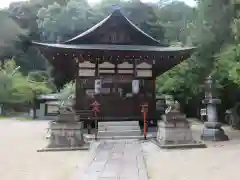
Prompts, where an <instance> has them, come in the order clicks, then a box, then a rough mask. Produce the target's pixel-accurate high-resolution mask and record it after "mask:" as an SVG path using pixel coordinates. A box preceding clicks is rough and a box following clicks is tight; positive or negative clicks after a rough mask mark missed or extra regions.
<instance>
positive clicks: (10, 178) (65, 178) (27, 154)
mask: <svg viewBox="0 0 240 180" xmlns="http://www.w3.org/2000/svg"><path fill="white" fill-rule="evenodd" d="M47 125H48V122H47V121H16V120H9V121H5V120H0V137H1V140H0V162H1V165H0V179H1V180H74V179H75V178H74V176H75V173H76V170H78V171H81V170H83V169H84V168H85V167H86V165H87V164H88V163H89V161H90V160H91V155H90V153H89V152H87V151H75V152H74V151H73V152H36V150H37V149H40V148H43V147H45V146H46V140H45V139H44V135H45V132H46V128H47Z"/></svg>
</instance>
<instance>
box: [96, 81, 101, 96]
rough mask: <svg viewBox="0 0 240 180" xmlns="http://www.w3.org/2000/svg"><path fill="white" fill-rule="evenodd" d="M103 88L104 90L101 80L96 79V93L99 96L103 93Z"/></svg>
mask: <svg viewBox="0 0 240 180" xmlns="http://www.w3.org/2000/svg"><path fill="white" fill-rule="evenodd" d="M101 88H102V81H101V79H96V80H95V93H96V94H99V93H100V92H101Z"/></svg>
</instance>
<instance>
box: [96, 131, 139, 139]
mask: <svg viewBox="0 0 240 180" xmlns="http://www.w3.org/2000/svg"><path fill="white" fill-rule="evenodd" d="M140 135H141V131H140V130H130V131H123V130H118V131H98V137H99V138H101V137H106V136H108V137H111V136H140Z"/></svg>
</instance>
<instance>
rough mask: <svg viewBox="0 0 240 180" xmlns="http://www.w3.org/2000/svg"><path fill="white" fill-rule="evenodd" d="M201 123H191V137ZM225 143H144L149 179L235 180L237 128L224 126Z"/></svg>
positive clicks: (239, 143)
mask: <svg viewBox="0 0 240 180" xmlns="http://www.w3.org/2000/svg"><path fill="white" fill-rule="evenodd" d="M201 129H202V125H201V124H196V125H194V126H193V131H194V133H193V134H194V136H195V139H198V138H199V137H200V134H201ZM224 129H225V130H226V133H227V134H228V135H229V137H230V139H231V140H230V141H228V142H218V143H207V146H208V147H207V148H205V149H188V150H162V149H159V148H158V147H156V146H155V145H153V144H150V143H146V145H144V147H145V148H144V149H145V151H146V155H147V156H146V161H147V167H148V173H149V177H150V180H239V179H240V175H239V174H238V170H239V167H240V156H239V149H240V131H233V130H231V129H230V128H229V127H224Z"/></svg>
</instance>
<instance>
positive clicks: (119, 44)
mask: <svg viewBox="0 0 240 180" xmlns="http://www.w3.org/2000/svg"><path fill="white" fill-rule="evenodd" d="M33 44H34V45H35V46H37V48H38V49H39V50H40V51H41V53H42V54H43V55H44V56H45V57H46V58H47V59H48V61H49V62H50V63H51V64H52V65H53V66H54V68H55V70H57V71H58V72H59V73H62V74H64V75H65V76H68V77H71V79H72V80H76V97H75V98H76V99H75V101H76V102H75V103H76V104H75V109H76V110H84V109H89V108H90V105H91V104H92V103H93V102H94V101H95V100H97V102H99V104H100V111H101V114H102V116H103V119H104V120H105V121H110V120H115V121H121V120H139V119H142V113H141V104H142V103H147V104H148V113H147V117H148V119H149V120H150V119H151V120H154V119H158V118H159V115H158V117H157V116H155V114H156V113H155V112H156V102H155V101H156V100H155V99H156V96H155V80H156V77H157V76H159V75H161V74H162V73H164V72H166V71H168V70H169V69H171V68H172V67H174V66H175V65H177V64H179V63H180V62H182V61H183V60H185V59H187V58H189V57H190V55H191V54H192V53H193V51H194V48H193V47H170V46H169V45H167V44H165V43H162V42H161V41H159V40H156V39H155V38H153V37H151V36H150V35H148V34H146V33H145V32H143V31H142V30H141V29H139V28H138V27H137V26H136V25H134V24H133V23H132V22H131V21H130V20H129V19H128V18H127V17H126V16H124V15H123V13H122V12H121V10H119V9H116V10H115V11H114V12H113V13H112V14H110V15H109V16H108V17H106V18H105V19H104V20H102V21H101V22H99V23H98V24H96V25H95V26H93V27H92V28H90V29H88V30H87V31H85V32H83V33H81V34H79V35H77V36H76V37H73V38H72V39H69V40H67V41H65V42H63V43H58V44H49V43H39V42H33Z"/></svg>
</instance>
